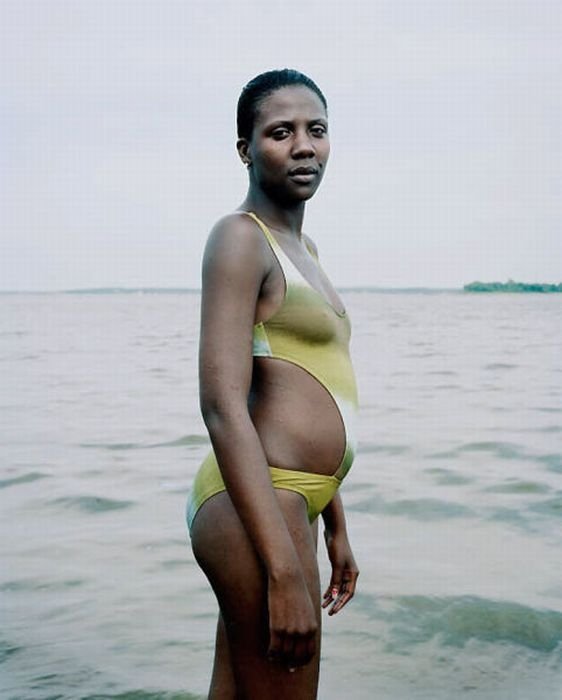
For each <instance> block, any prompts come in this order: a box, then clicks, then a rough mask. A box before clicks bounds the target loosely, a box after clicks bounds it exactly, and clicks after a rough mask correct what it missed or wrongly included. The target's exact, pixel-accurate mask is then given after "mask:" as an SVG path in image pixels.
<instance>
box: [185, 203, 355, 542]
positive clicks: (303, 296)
mask: <svg viewBox="0 0 562 700" xmlns="http://www.w3.org/2000/svg"><path fill="white" fill-rule="evenodd" d="M245 213H247V214H248V215H249V216H251V217H252V219H253V220H254V221H255V222H256V223H257V224H258V226H259V227H260V229H261V230H262V231H263V234H264V236H265V237H266V239H267V241H268V242H269V245H270V246H271V249H272V251H273V253H274V255H275V256H276V258H277V260H278V262H279V265H280V267H281V270H282V271H283V275H284V277H285V298H284V300H283V304H282V306H281V308H280V309H279V310H278V311H277V312H276V313H275V314H274V315H273V316H272V317H271V318H270V319H268V320H267V321H264V322H262V323H256V324H255V326H254V339H253V355H254V357H272V358H276V359H280V360H285V361H287V362H291V363H293V364H295V365H297V366H298V367H301V368H302V369H303V370H305V371H306V372H308V373H309V374H310V375H312V376H313V377H314V378H315V379H316V380H317V381H318V382H319V383H320V384H322V386H323V387H324V388H325V389H326V391H327V392H328V393H329V394H330V396H331V397H332V399H333V401H334V403H335V405H336V407H337V409H338V411H339V413H340V416H341V419H342V422H343V426H344V430H345V437H346V444H345V452H344V455H343V458H342V461H341V463H340V465H339V467H338V469H337V470H336V472H335V473H334V474H333V475H325V474H315V473H312V472H305V471H297V470H292V469H280V468H277V467H271V466H270V467H269V471H270V474H271V481H272V484H273V486H274V488H279V489H287V490H289V491H295V492H296V493H299V494H301V495H302V496H303V497H304V499H305V500H306V503H307V508H308V517H309V520H310V522H312V521H313V520H314V519H315V518H316V517H317V516H318V515H319V514H320V513H321V512H322V511H323V510H324V508H325V507H326V506H327V505H328V503H329V502H330V501H331V500H332V498H333V497H334V495H335V493H336V491H337V489H338V487H339V486H340V484H341V482H342V480H343V478H344V476H345V475H346V474H347V472H348V471H349V469H350V467H351V463H352V462H353V458H354V456H355V443H354V439H353V431H352V423H353V419H354V416H355V414H356V412H357V388H356V384H355V375H354V373H353V367H352V365H351V359H350V356H349V338H350V333H351V326H350V323H349V319H348V317H347V315H346V313H345V312H343V313H339V312H338V311H337V310H336V309H335V308H334V307H333V306H332V305H331V304H330V303H329V302H328V301H327V300H326V299H325V298H324V296H323V295H322V294H320V292H318V291H316V290H315V289H314V288H313V287H312V286H311V285H310V284H309V283H308V282H307V281H306V280H305V279H304V277H303V276H302V274H301V273H300V272H299V271H298V270H297V268H296V267H295V266H294V265H293V263H292V262H291V261H290V260H289V258H288V257H287V256H286V255H285V253H284V252H283V250H282V249H281V247H280V246H279V244H278V243H277V241H276V240H275V238H274V237H273V235H272V234H271V233H270V231H269V229H268V228H267V227H266V226H265V224H264V223H263V222H262V221H260V219H258V217H257V216H256V215H255V214H253V213H252V212H245ZM225 490H226V487H225V485H224V482H223V480H222V477H221V473H220V469H219V466H218V464H217V460H216V457H215V454H214V452H211V453H210V454H209V455H208V456H207V458H206V459H205V460H204V461H203V464H202V465H201V467H200V469H199V471H198V473H197V475H196V477H195V481H194V484H193V488H192V490H191V494H190V498H189V501H188V504H187V522H188V526H189V529H190V530H191V526H192V524H193V520H194V518H195V515H196V513H197V511H198V510H199V508H200V507H201V506H202V505H203V503H204V502H205V501H206V500H208V499H209V498H211V497H212V496H214V495H215V494H217V493H220V492H222V491H225Z"/></svg>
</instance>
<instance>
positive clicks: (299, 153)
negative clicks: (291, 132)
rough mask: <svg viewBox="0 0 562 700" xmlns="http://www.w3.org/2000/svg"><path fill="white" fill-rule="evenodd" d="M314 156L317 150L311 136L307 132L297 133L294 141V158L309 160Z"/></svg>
mask: <svg viewBox="0 0 562 700" xmlns="http://www.w3.org/2000/svg"><path fill="white" fill-rule="evenodd" d="M314 154H315V149H314V144H313V143H312V139H311V138H310V134H309V133H308V132H306V131H302V132H301V131H297V133H296V134H295V140H294V141H293V156H294V157H295V158H303V157H306V158H308V157H310V156H311V155H314Z"/></svg>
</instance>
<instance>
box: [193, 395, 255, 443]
mask: <svg viewBox="0 0 562 700" xmlns="http://www.w3.org/2000/svg"><path fill="white" fill-rule="evenodd" d="M199 405H200V409H201V415H202V417H203V422H204V423H205V426H206V427H207V430H208V431H209V434H210V435H212V434H213V433H215V432H216V431H219V430H222V429H225V428H228V427H233V426H234V425H236V424H237V423H239V422H240V421H245V420H246V419H247V418H249V414H248V406H247V404H246V402H245V401H241V400H232V399H229V400H225V399H220V398H211V397H201V400H200V404H199Z"/></svg>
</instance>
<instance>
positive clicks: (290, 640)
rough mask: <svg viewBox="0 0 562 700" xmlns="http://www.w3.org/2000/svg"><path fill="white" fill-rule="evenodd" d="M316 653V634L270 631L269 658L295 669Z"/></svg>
mask: <svg viewBox="0 0 562 700" xmlns="http://www.w3.org/2000/svg"><path fill="white" fill-rule="evenodd" d="M315 653H316V634H315V633H310V634H306V635H304V634H300V633H295V634H289V633H279V632H276V633H275V632H271V633H270V643H269V649H268V652H267V658H268V659H269V660H270V661H275V662H278V663H281V664H283V665H285V666H287V667H288V668H289V669H295V668H296V667H297V666H304V665H305V664H307V663H308V662H309V661H310V660H311V659H312V658H313V656H314V654H315Z"/></svg>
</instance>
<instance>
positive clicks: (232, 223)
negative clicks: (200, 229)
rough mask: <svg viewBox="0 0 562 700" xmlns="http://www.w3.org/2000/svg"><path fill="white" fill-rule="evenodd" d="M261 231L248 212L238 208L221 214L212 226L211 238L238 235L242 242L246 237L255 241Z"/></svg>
mask: <svg viewBox="0 0 562 700" xmlns="http://www.w3.org/2000/svg"><path fill="white" fill-rule="evenodd" d="M259 233H260V230H259V227H258V226H257V224H256V222H255V221H254V219H253V218H252V217H251V216H249V214H248V212H245V211H241V210H237V211H233V212H231V213H230V214H225V215H224V216H221V218H220V219H218V221H217V222H216V223H215V224H214V226H213V227H212V229H211V233H210V234H209V238H211V237H214V238H223V237H226V236H228V237H234V236H236V237H238V238H239V239H240V243H243V242H244V240H246V239H249V240H253V241H254V243H255V240H256V239H257V238H258V237H260V236H259Z"/></svg>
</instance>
